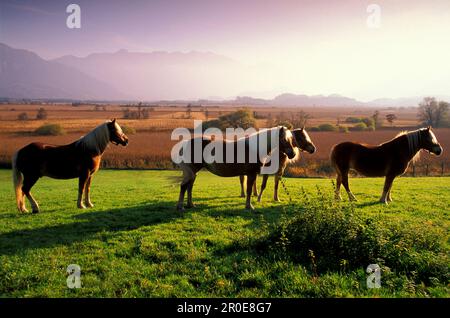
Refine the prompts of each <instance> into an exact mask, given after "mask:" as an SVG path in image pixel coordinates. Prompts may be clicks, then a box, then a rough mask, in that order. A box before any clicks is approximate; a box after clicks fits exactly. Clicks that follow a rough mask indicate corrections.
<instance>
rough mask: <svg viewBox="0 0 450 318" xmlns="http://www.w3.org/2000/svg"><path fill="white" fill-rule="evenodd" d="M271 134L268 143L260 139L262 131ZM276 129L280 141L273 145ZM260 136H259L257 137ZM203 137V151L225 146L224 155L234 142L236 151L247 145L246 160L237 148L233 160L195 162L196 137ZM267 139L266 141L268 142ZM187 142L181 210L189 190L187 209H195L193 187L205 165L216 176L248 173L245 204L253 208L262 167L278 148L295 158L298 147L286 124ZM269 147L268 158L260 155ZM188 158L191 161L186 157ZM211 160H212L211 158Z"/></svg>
mask: <svg viewBox="0 0 450 318" xmlns="http://www.w3.org/2000/svg"><path fill="white" fill-rule="evenodd" d="M263 132H265V133H267V135H268V136H269V137H268V138H266V140H265V142H267V143H266V144H264V145H263V144H262V141H261V139H262V138H259V137H260V136H261V133H263ZM272 132H275V133H276V135H277V137H278V140H277V141H276V145H277V146H276V147H275V148H272V142H271V138H270V136H271V135H272ZM255 137H256V138H255ZM251 138H255V139H253V140H257V144H256V145H255V144H254V143H253V142H251V141H250V140H251ZM196 139H197V140H198V139H201V140H199V143H200V144H201V148H200V150H201V151H202V154H203V150H204V149H205V147H208V148H210V149H211V146H215V147H217V148H221V149H223V156H224V157H227V156H226V152H227V149H228V148H229V146H230V145H231V146H232V147H231V148H233V149H234V150H236V149H237V150H239V146H238V144H241V145H244V147H245V149H244V150H245V156H244V157H245V158H243V159H244V160H242V162H239V161H238V160H237V156H238V153H237V151H233V156H234V158H233V161H232V162H216V161H213V162H207V160H205V158H203V157H202V159H201V162H199V163H195V162H194V159H195V158H194V157H195V156H194V150H195V146H194V145H195V140H196ZM265 142H264V143H265ZM185 143H186V144H185V145H184V147H183V154H180V155H181V158H183V160H182V162H181V163H180V164H179V166H180V168H181V169H182V171H183V180H182V182H181V187H180V196H179V199H178V204H177V209H178V210H184V207H183V202H184V194H185V192H186V190H187V192H188V198H187V208H192V207H193V206H194V204H193V202H192V188H193V186H194V181H195V178H196V176H197V172H198V171H200V169H202V168H206V169H207V170H208V171H210V172H212V173H214V174H215V175H218V176H221V177H236V176H242V175H246V176H247V200H246V204H245V207H246V209H250V210H253V209H254V208H253V206H252V204H251V192H252V187H253V184H254V183H255V180H256V176H257V175H258V173H260V171H261V167H262V166H263V165H264V163H265V160H266V159H267V156H269V155H270V154H273V153H274V150H277V152H282V153H284V154H286V155H287V157H288V158H289V159H292V158H294V157H295V154H296V153H295V149H294V145H293V143H294V140H293V136H292V132H291V131H290V130H289V129H287V128H286V127H282V126H279V127H274V128H271V129H268V130H265V131H259V132H257V133H256V134H253V135H250V136H247V137H244V138H241V139H238V140H234V141H229V140H217V141H215V140H212V139H211V138H210V137H207V136H203V137H197V138H193V139H190V140H187V141H185ZM261 148H263V149H266V153H265V156H266V157H265V158H260V157H259V156H258V154H259V151H260V149H261ZM276 148H277V149H276ZM185 149H191V151H190V157H189V158H185V157H186V156H188V155H187V154H185V153H184V151H185ZM252 157H253V158H255V159H256V160H254V161H252V160H250V158H252ZM186 159H187V160H186ZM208 161H209V160H208Z"/></svg>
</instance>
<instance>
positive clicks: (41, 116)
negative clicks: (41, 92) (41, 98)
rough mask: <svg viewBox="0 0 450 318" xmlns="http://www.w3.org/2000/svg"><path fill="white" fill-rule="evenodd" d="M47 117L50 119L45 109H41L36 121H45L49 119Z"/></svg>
mask: <svg viewBox="0 0 450 318" xmlns="http://www.w3.org/2000/svg"><path fill="white" fill-rule="evenodd" d="M47 117H48V113H47V111H46V110H45V108H42V107H41V108H39V110H38V112H37V114H36V119H38V120H43V119H47Z"/></svg>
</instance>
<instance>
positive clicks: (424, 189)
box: [0, 170, 450, 297]
mask: <svg viewBox="0 0 450 318" xmlns="http://www.w3.org/2000/svg"><path fill="white" fill-rule="evenodd" d="M179 175H180V173H179V172H169V171H101V172H99V173H98V174H97V176H96V177H95V178H94V181H93V185H92V201H93V203H94V205H95V207H94V208H92V209H88V210H78V209H77V208H76V195H77V181H76V180H68V181H60V180H51V179H48V178H44V179H41V180H40V181H39V182H38V183H37V184H36V186H35V187H34V188H33V194H34V196H35V198H36V199H37V201H38V202H39V203H40V207H41V213H40V214H36V215H33V214H19V213H18V212H17V210H16V207H15V200H14V195H13V189H12V184H11V173H10V171H5V170H3V171H0V195H1V198H2V200H1V201H0V223H1V226H0V296H1V297H449V296H450V291H449V290H450V289H449V280H448V278H449V275H448V273H449V272H448V269H449V267H448V266H449V244H448V233H449V231H448V230H449V224H450V222H449V221H450V220H449V216H450V208H449V202H450V192H449V188H450V178H449V177H442V178H399V179H397V180H396V181H395V183H394V188H393V192H392V196H393V199H394V202H393V203H391V204H390V205H389V206H384V205H381V204H376V201H377V200H378V198H379V196H380V194H381V188H382V184H383V180H382V179H363V178H354V179H351V180H350V186H351V188H352V190H353V192H354V194H355V195H356V197H357V198H358V199H359V201H358V202H357V203H355V204H354V206H351V205H350V203H348V202H347V200H346V196H345V195H344V194H345V193H343V198H344V201H343V202H342V203H340V204H337V205H336V206H337V208H336V209H344V212H345V211H352V212H348V213H351V214H352V215H353V214H354V215H355V217H358V218H362V219H363V220H370V222H371V220H375V221H374V222H377V224H381V225H382V226H383V225H384V224H387V225H389V226H391V225H392V226H394V227H395V229H393V230H392V231H391V230H390V231H391V232H389V235H390V236H389V237H390V238H392V240H394V239H395V244H393V243H392V242H390V241H384V242H379V246H380V248H381V249H382V250H383V248H384V247H386V250H387V251H389V253H390V255H389V257H390V258H391V259H392V257H394V259H395V255H396V254H395V253H398V258H399V259H398V261H397V260H395V261H394V262H393V263H395V264H396V265H395V266H397V267H393V268H391V269H389V268H387V267H386V268H384V267H382V269H383V270H382V273H381V275H382V276H381V284H382V286H381V288H379V289H368V288H367V286H366V277H367V275H368V274H366V272H365V269H366V266H367V265H369V264H370V263H368V264H365V263H364V262H363V263H361V264H364V266H362V265H361V264H359V263H357V262H356V261H355V262H356V263H355V262H353V261H352V260H353V258H352V259H350V260H349V261H347V260H346V259H342V258H341V256H336V258H333V257H330V255H332V253H334V252H339V248H344V249H345V248H346V247H345V246H344V247H333V248H331V247H330V250H329V251H328V250H327V251H322V250H321V249H323V250H325V249H327V247H326V246H325V247H324V246H322V247H320V246H319V247H314V248H315V250H313V251H312V252H311V255H309V257H308V256H303V255H304V253H303V252H302V251H303V250H309V249H311V247H310V246H309V245H308V244H306V243H305V242H309V241H308V240H311V237H312V236H311V237H309V238H305V237H303V238H302V239H299V240H300V241H299V242H300V243H299V242H290V241H289V240H290V238H291V240H293V241H294V240H296V238H297V237H299V235H303V232H302V231H303V230H304V231H305V233H316V234H317V233H324V234H323V235H322V234H319V237H321V239H322V238H323V240H325V239H326V237H327V236H326V235H328V234H327V233H331V232H332V231H334V229H335V228H334V227H333V226H334V225H333V220H332V218H333V214H324V218H325V217H327V215H328V216H330V215H331V221H329V220H328V221H326V220H322V219H320V218H321V217H322V214H320V213H322V212H321V208H320V207H321V206H322V207H324V206H325V204H332V203H327V202H331V200H330V197H331V196H332V183H331V180H330V179H292V178H289V179H288V178H286V179H284V180H285V183H286V187H287V190H288V191H289V194H290V197H291V200H292V201H291V200H289V198H288V194H287V193H286V192H285V191H284V190H283V189H280V197H281V200H282V202H281V203H275V202H272V200H271V198H272V193H273V181H272V180H271V179H270V180H269V185H268V188H267V189H266V192H265V195H264V198H263V202H262V203H260V204H258V203H256V202H254V205H255V207H256V209H257V210H256V212H254V213H252V212H248V211H245V210H244V209H243V207H244V200H243V199H242V198H240V197H239V194H240V189H239V180H238V179H237V178H218V177H215V176H212V175H211V174H209V173H206V172H202V173H200V175H199V177H198V178H197V182H196V184H195V186H194V202H195V203H196V205H197V207H196V208H194V209H192V210H188V211H187V212H186V213H184V214H180V213H178V212H176V211H175V205H176V200H177V198H178V191H179V188H178V185H177V184H175V183H174V182H175V181H174V179H173V178H172V177H174V176H179ZM302 189H303V190H302ZM255 201H256V200H255ZM333 204H334V203H333ZM28 207H29V204H28ZM310 207H311V209H313V208H314V207H315V209H317V207H319V208H318V209H317V210H314V211H316V212H314V213H315V214H314V213H312V212H311V210H308V209H310ZM308 211H309V212H308ZM302 213H311V214H309V215H310V216H311V220H312V219H314V217H315V215H320V218H317V219H314V222H316V221H317V228H321V226H322V222H324V223H323V224H325V225H326V226H325V227H323V228H321V229H325V228H326V229H328V230H323V231H322V230H317V229H315V224H314V223H312V222H313V221H311V224H308V220H310V219H306V220H302V222H303V223H300V224H305V229H303V228H302V226H301V225H300V226H297V225H295V224H297V223H289V220H290V219H291V218H295V217H298V218H300V219H301V217H302ZM333 213H334V212H333ZM345 213H347V212H345ZM345 213H344V214H345ZM303 215H307V214H303ZM336 215H337V219H336V220H337V221H336V222H337V223H338V222H341V223H339V224H340V225H339V228H337V229H338V230H339V231H345V233H346V235H347V234H348V237H347V238H346V241H345V242H347V243H348V242H350V243H351V244H353V243H352V242H354V240H356V238H358V240H360V241H361V242H362V243H361V244H364V237H369V238H370V239H375V240H376V239H377V237H374V235H373V234H370V233H368V230H366V229H371V227H370V224H369V223H364V222H366V221H361V222H363V223H355V222H356V221H355V222H353V221H352V220H351V219H350V221H349V220H348V218H347V216H345V215H342V214H339V213H338V214H336ZM338 215H341V216H339V217H338ZM358 220H359V219H358ZM325 222H328V223H325ZM345 222H350V223H351V222H353V223H351V224H350V223H345ZM358 222H359V221H358ZM283 224H290V225H286V226H284V225H283ZM293 224H294V225H295V226H296V228H295V229H294V232H295V233H294V234H292V233H291V232H289V231H292V227H293ZM367 224H369V225H367ZM306 226H308V230H306ZM394 227H393V228H394ZM313 228H314V229H313ZM347 228H349V229H350V230H349V231H347ZM280 229H281V230H280ZM351 229H357V230H356V231H357V232H358V233H359V232H360V233H363V234H364V235H366V236H358V234H352V233H350V232H352V231H353V230H351ZM285 230H286V233H287V235H285V234H284V233H285V232H284V231H285ZM378 230H379V231H382V230H383V229H382V227H380V228H378ZM277 231H278V232H279V233H281V234H282V235H281V236H282V238H284V240H283V239H282V240H280V241H276V240H275V241H276V242H272V241H273V240H272V239H271V238H270V237H273V235H274V234H273V233H277ZM306 231H309V232H306ZM321 231H322V232H321ZM327 231H328V232H327ZM336 231H337V230H336ZM333 233H334V234H333ZM333 233H332V235H335V236H332V235H331V234H330V237H336V233H338V234H339V233H340V232H333ZM343 233H344V232H343ZM349 233H350V234H349ZM380 233H381V232H380ZM291 234H292V235H291ZM371 235H372V236H371ZM275 236H276V235H275ZM286 237H287V238H286ZM361 237H362V239H361ZM313 238H314V237H313ZM324 242H325V245H326V243H327V241H324ZM355 242H356V241H355ZM358 242H359V241H358ZM374 242H375V241H374ZM404 242H406V243H404ZM329 243H330V244H331V245H333V243H334V242H333V239H330V241H329ZM296 244H297V245H296ZM358 244H359V243H358ZM377 244H378V243H377ZM408 244H409V245H408ZM313 245H314V244H312V245H311V246H313ZM314 246H315V245H314ZM355 246H356V247H355V251H356V254H358V253H359V249H358V248H359V247H358V246H357V245H355ZM297 248H298V253H297ZM350 252H351V251H350ZM350 252H349V253H350ZM327 253H328V254H327ZM330 253H331V254H330ZM352 253H353V252H352ZM374 253H375V252H374ZM354 254H355V253H353V254H351V253H350V254H349V255H354ZM321 255H328V256H327V257H328V258H327V264H326V266H325V267H321V265H320V264H321V263H322V262H321ZM370 255H372V254H370ZM392 255H394V256H392ZM323 257H325V256H323ZM389 257H387V258H386V259H389ZM374 261H376V260H374ZM333 262H335V264H334V263H333ZM352 262H353V264H352ZM381 262H383V261H382V260H381ZM348 263H350V265H349V266H347V265H346V264H348ZM391 263H392V260H391ZM69 264H78V265H79V266H80V267H81V280H82V287H81V288H80V289H69V288H67V286H66V278H67V273H66V269H67V266H68V265H69ZM355 264H356V265H355ZM352 265H353V266H352ZM396 268H399V269H400V268H406V270H403V271H401V270H396ZM429 268H434V269H435V268H437V270H436V271H434V272H433V271H431V270H428V269H429ZM417 273H419V274H420V275H419V274H417ZM421 273H422V274H421ZM421 275H422V276H421ZM423 277H425V278H423Z"/></svg>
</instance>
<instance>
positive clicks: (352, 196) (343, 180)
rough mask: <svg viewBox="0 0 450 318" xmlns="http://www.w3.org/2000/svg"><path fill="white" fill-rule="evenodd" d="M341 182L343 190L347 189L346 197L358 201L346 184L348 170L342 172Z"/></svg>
mask: <svg viewBox="0 0 450 318" xmlns="http://www.w3.org/2000/svg"><path fill="white" fill-rule="evenodd" d="M342 184H343V185H344V188H345V191H347V194H348V199H349V200H350V201H358V200H356V198H355V195H354V194H353V193H352V191H350V187H349V186H348V171H346V172H344V173H343V174H342Z"/></svg>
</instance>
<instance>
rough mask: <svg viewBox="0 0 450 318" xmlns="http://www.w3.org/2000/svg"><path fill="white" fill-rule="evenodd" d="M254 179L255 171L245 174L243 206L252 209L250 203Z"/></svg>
mask: <svg viewBox="0 0 450 318" xmlns="http://www.w3.org/2000/svg"><path fill="white" fill-rule="evenodd" d="M255 181H256V173H254V174H249V175H247V201H246V203H245V208H246V209H249V210H252V211H253V210H254V209H255V208H254V207H253V205H252V189H253V184H254V183H255Z"/></svg>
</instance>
